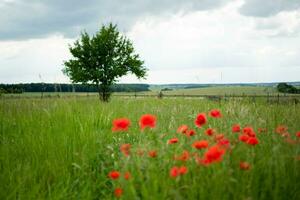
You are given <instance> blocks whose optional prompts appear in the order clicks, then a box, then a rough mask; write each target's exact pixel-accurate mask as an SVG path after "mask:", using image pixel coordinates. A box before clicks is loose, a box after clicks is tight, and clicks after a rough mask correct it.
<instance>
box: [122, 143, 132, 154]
mask: <svg viewBox="0 0 300 200" xmlns="http://www.w3.org/2000/svg"><path fill="white" fill-rule="evenodd" d="M130 147H131V145H130V144H122V145H121V147H120V151H121V152H122V153H123V154H124V155H125V156H129V154H130Z"/></svg>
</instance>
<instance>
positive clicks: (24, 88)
mask: <svg viewBox="0 0 300 200" xmlns="http://www.w3.org/2000/svg"><path fill="white" fill-rule="evenodd" d="M111 90H112V91H113V92H143V91H149V85H148V84H115V85H113V86H111ZM22 92H98V88H97V86H96V85H92V84H89V85H88V84H54V83H24V84H0V93H22Z"/></svg>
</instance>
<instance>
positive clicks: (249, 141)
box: [247, 137, 259, 146]
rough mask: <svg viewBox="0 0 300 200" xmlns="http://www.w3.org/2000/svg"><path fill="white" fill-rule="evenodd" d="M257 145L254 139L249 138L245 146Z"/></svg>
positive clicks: (256, 140)
mask: <svg viewBox="0 0 300 200" xmlns="http://www.w3.org/2000/svg"><path fill="white" fill-rule="evenodd" d="M258 143H259V141H258V139H257V138H256V137H249V139H248V140H247V144H250V145H252V146H255V145H257V144H258Z"/></svg>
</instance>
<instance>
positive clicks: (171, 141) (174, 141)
mask: <svg viewBox="0 0 300 200" xmlns="http://www.w3.org/2000/svg"><path fill="white" fill-rule="evenodd" d="M178 141H179V140H178V138H172V139H169V140H168V144H175V143H177V142H178Z"/></svg>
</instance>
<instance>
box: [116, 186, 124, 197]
mask: <svg viewBox="0 0 300 200" xmlns="http://www.w3.org/2000/svg"><path fill="white" fill-rule="evenodd" d="M114 194H115V197H117V198H119V197H121V196H122V194H123V190H122V188H116V189H115V191H114Z"/></svg>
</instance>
